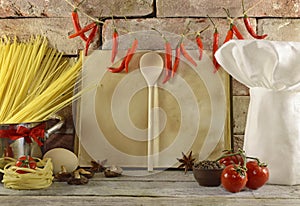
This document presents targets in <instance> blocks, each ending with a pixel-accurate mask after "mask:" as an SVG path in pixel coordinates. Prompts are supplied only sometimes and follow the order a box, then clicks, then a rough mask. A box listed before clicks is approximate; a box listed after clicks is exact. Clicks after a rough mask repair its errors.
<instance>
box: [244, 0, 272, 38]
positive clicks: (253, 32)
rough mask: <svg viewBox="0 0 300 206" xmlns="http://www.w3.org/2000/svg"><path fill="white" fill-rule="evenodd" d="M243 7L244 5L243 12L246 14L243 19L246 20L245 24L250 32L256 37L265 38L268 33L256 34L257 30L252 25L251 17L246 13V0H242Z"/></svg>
mask: <svg viewBox="0 0 300 206" xmlns="http://www.w3.org/2000/svg"><path fill="white" fill-rule="evenodd" d="M242 7H243V14H244V17H243V20H244V24H245V27H246V29H247V31H248V33H249V34H250V35H251V36H252V37H254V38H255V39H264V38H266V37H267V36H268V35H267V34H263V35H258V34H256V32H255V31H254V29H253V27H252V25H251V22H250V19H249V17H248V16H247V14H246V11H245V5H244V0H242Z"/></svg>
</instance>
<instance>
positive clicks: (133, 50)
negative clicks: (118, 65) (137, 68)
mask: <svg viewBox="0 0 300 206" xmlns="http://www.w3.org/2000/svg"><path fill="white" fill-rule="evenodd" d="M137 47H138V40H137V39H134V41H133V43H132V46H131V49H130V51H129V53H128V55H127V57H126V60H125V71H126V72H128V70H129V62H130V61H131V59H132V57H133V55H134V53H135V50H136V49H137Z"/></svg>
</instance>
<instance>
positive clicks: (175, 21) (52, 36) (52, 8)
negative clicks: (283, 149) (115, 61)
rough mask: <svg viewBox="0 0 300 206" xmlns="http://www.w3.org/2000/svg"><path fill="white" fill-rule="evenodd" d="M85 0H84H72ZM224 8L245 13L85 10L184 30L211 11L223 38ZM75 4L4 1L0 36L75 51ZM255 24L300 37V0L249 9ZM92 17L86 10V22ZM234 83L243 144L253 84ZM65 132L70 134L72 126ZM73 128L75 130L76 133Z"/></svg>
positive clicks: (281, 36) (207, 43) (143, 4)
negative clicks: (35, 38)
mask: <svg viewBox="0 0 300 206" xmlns="http://www.w3.org/2000/svg"><path fill="white" fill-rule="evenodd" d="M69 1H71V2H73V3H74V2H77V3H78V2H80V1H79V0H75V1H72V0H69ZM257 1H258V0H245V7H246V8H250V7H252V6H253V5H254V4H255V2H257ZM75 4H76V3H75ZM222 8H228V9H229V10H230V13H231V15H232V16H240V15H241V14H242V8H241V0H223V1H220V0H176V1H174V0H156V1H155V0H122V1H121V0H111V1H106V0H86V1H84V3H83V4H82V5H81V7H80V10H81V11H82V12H85V13H87V14H88V15H90V16H92V17H99V16H100V15H101V16H102V17H107V18H109V17H110V16H111V14H113V15H114V17H115V20H116V21H115V23H116V25H117V26H118V27H120V28H122V27H123V28H130V30H131V31H139V30H145V29H150V28H151V27H155V28H157V29H159V30H163V31H169V32H172V33H177V34H181V33H182V32H183V30H184V28H185V27H186V24H187V23H188V22H189V21H191V25H190V28H191V30H192V31H193V30H194V31H197V30H199V29H201V28H203V27H204V26H205V25H207V24H209V21H208V19H207V15H209V16H210V17H212V18H213V20H214V21H215V22H216V24H217V25H218V29H219V32H220V34H221V37H220V38H221V39H224V38H225V35H226V32H227V29H228V24H227V21H226V14H225V12H224V11H223V9H222ZM71 11H72V7H71V6H70V5H69V4H68V3H66V2H65V1H63V0H51V1H49V0H35V1H31V0H5V1H1V2H0V35H4V34H5V35H17V36H18V37H19V38H20V39H27V38H28V37H29V36H31V35H34V34H43V35H45V36H47V37H48V39H49V41H50V44H51V45H52V46H55V47H56V48H57V49H59V50H61V51H64V52H65V53H66V55H74V54H76V51H77V49H82V48H84V44H83V43H82V42H81V41H80V39H79V38H77V39H72V40H69V39H68V38H67V36H68V34H70V33H72V32H73V27H72V22H71V18H70V13H71ZM248 15H249V16H250V17H251V21H252V23H253V25H254V26H255V27H256V29H257V31H258V32H259V33H267V34H268V35H269V36H268V39H269V40H282V41H300V33H299V28H300V19H298V17H299V16H300V0H263V1H261V3H260V4H259V5H257V6H255V7H254V8H253V9H252V10H250V11H249V12H248ZM124 17H127V19H126V20H124ZM89 21H90V20H89V19H88V18H87V17H85V16H82V15H81V23H82V24H83V25H85V24H87V23H88V22H89ZM235 23H236V24H237V26H238V27H239V28H240V29H241V32H242V33H243V35H244V36H245V37H247V38H250V36H249V35H248V34H247V32H246V30H245V28H244V26H243V24H242V22H241V20H240V19H238V20H236V21H235ZM111 26H112V22H111V21H110V20H105V24H104V25H103V26H102V27H101V29H100V31H99V33H98V34H99V35H98V36H97V39H96V41H95V42H94V43H93V45H92V48H94V49H96V48H99V46H100V44H101V42H105V41H107V40H108V39H110V38H111ZM212 32H213V31H212V30H209V31H207V32H205V33H204V36H203V40H204V47H205V48H207V49H211V47H212V45H211V44H212ZM232 83H233V88H232V94H233V124H234V128H233V132H234V137H235V138H234V139H235V142H236V145H238V146H241V145H242V142H243V134H244V129H245V120H246V113H247V107H248V103H249V92H248V89H247V88H246V87H245V86H243V85H241V84H240V83H238V82H237V81H235V80H234V79H233V80H232ZM63 113H64V115H65V116H68V117H69V121H68V122H69V123H68V124H67V127H68V128H70V127H72V118H71V117H70V116H71V111H70V108H67V109H66V110H65V111H63ZM68 128H67V130H66V131H65V133H70V129H68ZM71 133H72V132H71Z"/></svg>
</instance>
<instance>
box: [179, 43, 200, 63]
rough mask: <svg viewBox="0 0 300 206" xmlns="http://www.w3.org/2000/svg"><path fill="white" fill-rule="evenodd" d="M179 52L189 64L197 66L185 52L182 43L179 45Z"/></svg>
mask: <svg viewBox="0 0 300 206" xmlns="http://www.w3.org/2000/svg"><path fill="white" fill-rule="evenodd" d="M180 51H181V53H182V55H183V56H184V57H185V58H186V59H187V60H188V61H189V62H190V63H192V64H193V65H194V66H197V63H196V62H195V60H194V59H193V57H191V56H190V55H189V53H188V52H187V51H186V49H185V47H184V44H183V42H181V43H180Z"/></svg>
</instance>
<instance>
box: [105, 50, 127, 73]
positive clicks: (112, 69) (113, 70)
mask: <svg viewBox="0 0 300 206" xmlns="http://www.w3.org/2000/svg"><path fill="white" fill-rule="evenodd" d="M130 49H131V48H129V49H128V50H127V53H126V56H125V57H124V58H123V60H122V62H121V64H120V66H119V67H117V68H113V67H109V68H108V70H109V71H110V72H112V73H119V72H121V71H123V70H124V69H125V61H126V58H127V56H128V54H129V52H130Z"/></svg>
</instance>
